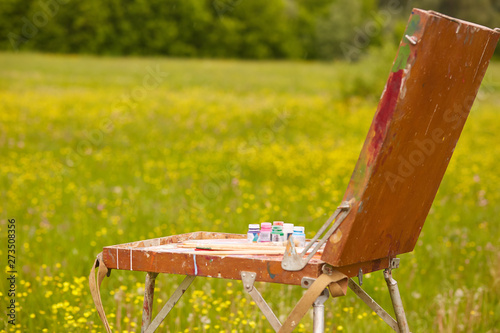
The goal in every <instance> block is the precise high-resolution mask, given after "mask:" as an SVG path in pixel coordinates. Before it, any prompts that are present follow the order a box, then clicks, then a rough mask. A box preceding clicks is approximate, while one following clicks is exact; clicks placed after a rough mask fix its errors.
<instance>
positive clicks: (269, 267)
mask: <svg viewBox="0 0 500 333" xmlns="http://www.w3.org/2000/svg"><path fill="white" fill-rule="evenodd" d="M267 272H268V273H269V276H270V277H271V279H274V277H275V276H276V274H272V273H271V263H270V262H267Z"/></svg>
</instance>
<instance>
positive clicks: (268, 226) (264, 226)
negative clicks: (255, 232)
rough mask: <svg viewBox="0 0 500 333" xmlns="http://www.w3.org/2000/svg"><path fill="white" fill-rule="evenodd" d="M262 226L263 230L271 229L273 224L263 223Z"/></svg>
mask: <svg viewBox="0 0 500 333" xmlns="http://www.w3.org/2000/svg"><path fill="white" fill-rule="evenodd" d="M260 226H261V227H262V228H266V229H271V222H262V223H261V224H260Z"/></svg>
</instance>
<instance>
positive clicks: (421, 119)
mask: <svg viewBox="0 0 500 333" xmlns="http://www.w3.org/2000/svg"><path fill="white" fill-rule="evenodd" d="M499 36H500V34H499V33H498V31H494V30H491V29H488V28H485V27H481V26H478V25H475V24H472V23H468V22H465V21H460V20H456V19H452V18H449V17H445V16H443V15H440V14H437V13H434V12H428V11H422V10H418V9H414V10H413V12H412V15H411V17H410V20H409V22H408V26H407V28H406V32H405V37H403V39H402V42H401V44H400V47H399V51H398V55H397V57H396V60H395V61H394V65H393V68H392V71H391V73H390V74H389V79H388V81H387V84H386V87H385V90H384V92H383V94H382V97H381V100H380V103H379V106H378V109H377V111H376V113H375V116H374V119H373V122H372V125H371V127H370V129H369V132H368V135H367V138H366V140H365V143H364V146H363V148H362V151H361V155H360V157H359V160H358V162H357V165H356V168H355V170H354V173H353V175H352V178H351V181H350V183H349V185H348V188H347V191H346V194H345V197H344V200H346V201H349V200H353V202H354V203H353V207H352V209H351V212H350V213H349V215H348V217H347V218H346V220H345V221H344V222H343V224H342V225H341V226H340V228H339V229H338V231H337V232H336V233H335V234H334V235H332V237H331V238H330V240H329V242H328V243H327V247H326V249H325V251H324V253H323V256H322V259H323V260H324V261H326V262H328V263H330V264H332V265H334V266H345V265H350V264H354V263H357V262H363V261H369V260H374V259H377V258H385V257H391V256H395V255H397V254H400V253H405V252H410V251H412V250H413V248H414V247H415V244H416V241H417V239H418V236H419V234H420V231H421V229H422V226H423V224H424V221H425V219H426V217H427V214H428V212H429V209H430V207H431V204H432V202H433V200H434V197H435V195H436V192H437V190H438V187H439V184H440V182H441V179H442V177H443V175H444V172H445V170H446V167H447V166H448V163H449V161H450V158H451V155H452V154H453V150H454V149H455V145H456V143H457V140H458V138H459V136H460V133H461V131H462V128H463V126H464V123H465V120H466V118H467V116H468V114H469V111H470V108H471V106H472V103H473V101H474V99H475V97H476V94H477V91H478V89H479V86H480V84H481V80H482V78H483V76H484V74H485V72H486V69H487V67H488V64H489V60H490V58H491V56H492V54H493V52H494V50H495V47H496V44H497V42H498V39H499Z"/></svg>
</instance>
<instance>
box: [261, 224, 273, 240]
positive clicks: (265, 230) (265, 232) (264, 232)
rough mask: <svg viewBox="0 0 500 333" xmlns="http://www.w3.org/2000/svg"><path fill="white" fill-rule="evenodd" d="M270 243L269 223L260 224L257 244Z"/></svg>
mask: <svg viewBox="0 0 500 333" xmlns="http://www.w3.org/2000/svg"><path fill="white" fill-rule="evenodd" d="M270 241H271V223H270V222H262V223H261V224H260V236H259V242H260V243H266V242H270Z"/></svg>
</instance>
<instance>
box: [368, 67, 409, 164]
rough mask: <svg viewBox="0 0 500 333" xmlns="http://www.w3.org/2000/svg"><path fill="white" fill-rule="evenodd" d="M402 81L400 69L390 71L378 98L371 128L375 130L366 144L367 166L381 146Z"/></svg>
mask: <svg viewBox="0 0 500 333" xmlns="http://www.w3.org/2000/svg"><path fill="white" fill-rule="evenodd" d="M402 81H403V70H402V69H400V70H399V71H397V72H391V74H390V75H389V79H388V80H387V85H386V89H385V92H384V95H383V96H382V98H381V99H380V104H379V108H378V111H377V114H376V115H375V119H373V127H372V128H373V130H374V131H375V134H374V136H373V138H372V139H371V140H370V144H369V146H368V153H369V156H368V163H367V165H368V166H369V165H371V164H372V162H373V160H374V159H375V157H376V156H377V155H378V153H379V151H380V148H381V147H382V143H383V141H384V137H385V131H386V129H387V125H388V122H389V120H390V119H391V117H392V115H393V113H394V110H395V109H396V104H397V102H398V97H399V91H400V89H401V82H402Z"/></svg>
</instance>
